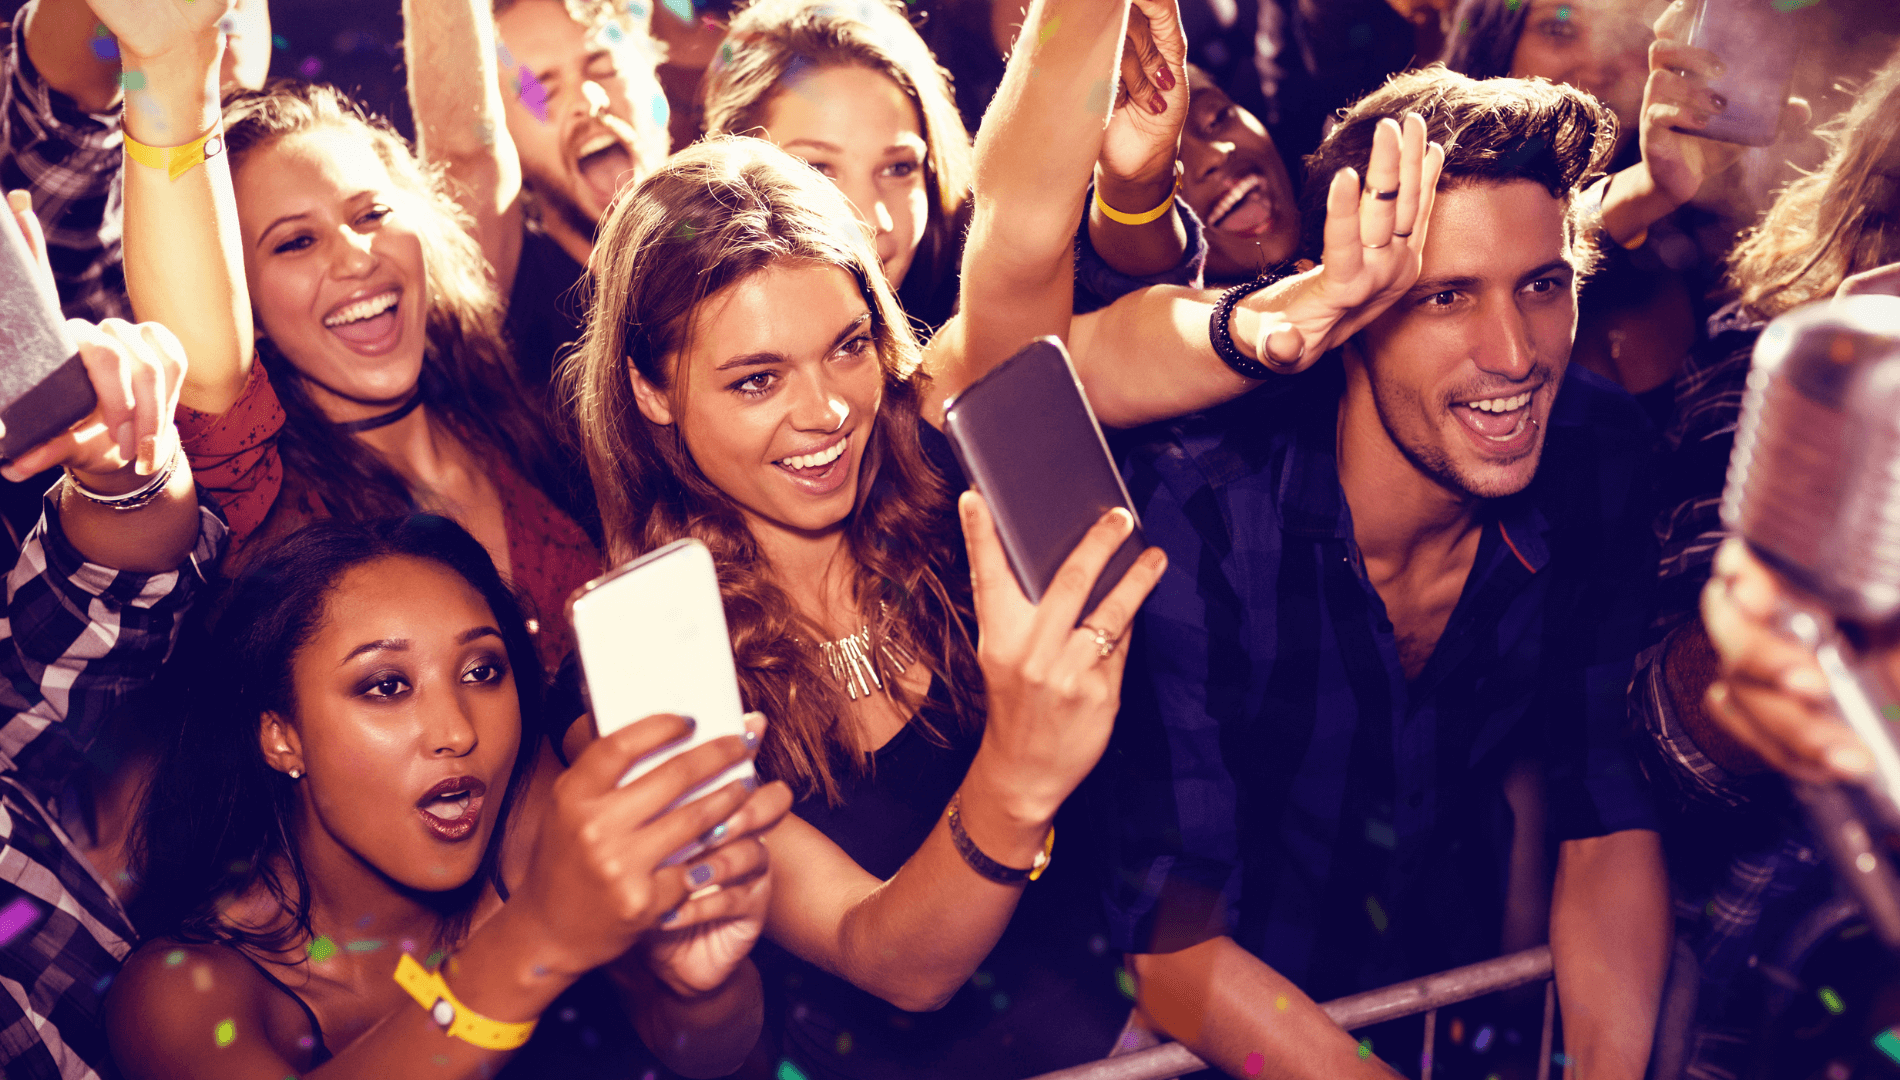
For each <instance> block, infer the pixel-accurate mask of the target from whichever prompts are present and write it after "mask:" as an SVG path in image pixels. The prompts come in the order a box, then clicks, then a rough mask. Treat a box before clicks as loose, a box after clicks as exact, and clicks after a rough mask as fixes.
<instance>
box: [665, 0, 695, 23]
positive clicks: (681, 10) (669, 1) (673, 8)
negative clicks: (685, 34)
mask: <svg viewBox="0 0 1900 1080" xmlns="http://www.w3.org/2000/svg"><path fill="white" fill-rule="evenodd" d="M660 6H662V7H664V8H666V10H668V11H670V12H672V13H673V17H674V18H676V19H678V20H679V21H681V22H683V23H691V22H692V21H693V3H692V0H660Z"/></svg>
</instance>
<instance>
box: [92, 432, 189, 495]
mask: <svg viewBox="0 0 1900 1080" xmlns="http://www.w3.org/2000/svg"><path fill="white" fill-rule="evenodd" d="M184 452H185V450H184V447H182V446H179V445H176V444H174V445H173V448H172V452H171V456H170V457H168V458H166V459H165V464H163V465H161V466H159V469H158V471H157V472H155V473H153V474H152V478H151V479H150V480H147V481H146V482H145V483H144V484H143V485H141V486H140V487H138V488H135V489H133V490H131V491H128V492H126V493H125V494H123V495H101V494H99V493H98V492H96V491H94V490H92V489H91V488H89V487H87V486H86V485H84V484H82V483H80V482H79V478H78V477H77V476H74V475H73V471H72V470H71V469H70V468H69V469H67V470H66V486H67V487H68V488H71V489H72V490H73V491H74V492H76V493H78V494H79V495H81V496H83V497H85V498H87V499H90V500H92V501H93V502H96V503H98V504H99V505H100V506H110V507H111V508H112V509H114V510H124V511H131V510H137V509H139V508H141V507H144V506H146V505H148V504H150V503H151V502H153V501H154V500H156V499H157V498H158V497H159V496H160V495H163V494H164V493H165V488H166V486H167V485H169V484H170V483H171V482H172V474H173V473H176V472H177V471H178V459H179V457H181V456H182V455H183V454H184Z"/></svg>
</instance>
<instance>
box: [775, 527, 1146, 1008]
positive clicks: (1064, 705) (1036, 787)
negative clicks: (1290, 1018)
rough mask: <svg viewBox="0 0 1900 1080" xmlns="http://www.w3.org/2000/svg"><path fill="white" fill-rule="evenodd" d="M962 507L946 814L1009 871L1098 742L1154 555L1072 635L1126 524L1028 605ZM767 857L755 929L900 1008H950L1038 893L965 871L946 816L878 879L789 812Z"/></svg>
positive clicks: (1038, 836)
mask: <svg viewBox="0 0 1900 1080" xmlns="http://www.w3.org/2000/svg"><path fill="white" fill-rule="evenodd" d="M960 509H961V510H962V517H963V531H964V536H965V537H966V539H967V542H968V544H969V549H970V564H971V580H972V585H973V587H974V590H975V595H976V611H977V622H978V626H979V634H978V641H977V660H978V662H979V663H980V664H981V666H982V669H983V676H984V683H985V686H986V688H987V697H988V716H987V718H986V720H985V723H984V729H983V741H982V744H981V746H980V747H979V749H978V750H977V753H976V757H975V759H974V760H973V761H972V762H971V764H970V770H969V772H968V773H966V774H965V775H964V778H963V783H962V786H961V787H959V788H958V789H957V794H956V795H955V796H954V801H953V802H952V803H951V806H952V807H955V808H956V812H957V814H958V820H959V821H960V823H961V828H962V829H963V830H964V833H965V835H966V836H967V838H968V842H969V843H970V844H971V845H973V846H974V847H975V849H976V850H977V851H978V852H979V853H981V855H982V856H983V857H985V858H987V859H988V860H990V861H993V862H994V863H996V864H1000V866H1001V867H1008V868H1014V869H1016V870H1018V871H1023V870H1027V869H1028V868H1030V867H1033V866H1034V865H1036V857H1037V855H1038V854H1039V853H1040V852H1042V850H1043V846H1044V843H1045V842H1046V840H1047V839H1048V837H1049V830H1050V828H1051V824H1052V822H1053V821H1054V819H1055V813H1056V810H1057V808H1058V807H1060V806H1061V805H1062V802H1063V800H1064V799H1066V798H1068V796H1069V793H1070V792H1071V791H1073V790H1074V789H1075V786H1076V785H1077V784H1079V783H1081V781H1082V778H1083V777H1084V776H1085V775H1087V774H1088V772H1089V770H1090V769H1092V768H1094V766H1095V763H1096V761H1097V760H1099V759H1100V758H1101V755H1102V751H1103V750H1104V749H1105V748H1106V746H1107V744H1108V733H1109V729H1110V728H1111V727H1112V726H1113V724H1114V718H1115V711H1116V708H1117V706H1118V705H1119V702H1120V692H1121V677H1122V668H1123V666H1124V664H1125V663H1126V662H1127V658H1128V638H1127V629H1128V624H1129V623H1130V621H1132V620H1133V618H1134V614H1135V609H1136V608H1138V607H1139V606H1140V605H1141V601H1142V600H1143V599H1144V598H1145V597H1146V596H1147V595H1148V590H1150V589H1151V588H1153V587H1154V584H1155V581H1156V580H1157V579H1158V578H1159V577H1160V576H1161V571H1162V569H1163V568H1164V567H1165V566H1166V565H1167V560H1166V558H1165V557H1164V556H1163V555H1162V554H1161V552H1160V550H1159V549H1156V548H1150V549H1149V550H1148V551H1147V552H1145V553H1144V554H1143V555H1142V556H1141V558H1140V559H1138V560H1137V561H1136V562H1135V564H1134V565H1133V566H1132V567H1131V568H1130V569H1129V570H1128V572H1127V574H1126V575H1125V576H1124V577H1123V578H1122V580H1121V582H1120V583H1119V584H1118V585H1116V586H1115V588H1114V590H1113V591H1111V592H1110V593H1109V594H1108V595H1107V596H1106V597H1105V598H1104V599H1103V600H1102V603H1101V604H1100V605H1099V606H1098V607H1096V609H1095V610H1094V611H1093V612H1092V613H1090V615H1089V623H1090V626H1091V627H1099V628H1100V629H1099V630H1095V629H1088V628H1080V629H1078V628H1077V626H1076V621H1077V619H1078V617H1079V616H1080V615H1081V610H1082V602H1083V600H1084V599H1085V598H1086V596H1087V595H1088V592H1089V589H1090V587H1091V586H1092V585H1093V584H1094V583H1095V578H1096V576H1097V575H1098V574H1099V573H1100V572H1101V569H1102V567H1103V566H1105V565H1106V564H1107V562H1108V559H1109V557H1110V555H1112V554H1113V553H1114V552H1115V551H1116V550H1117V549H1118V548H1119V547H1120V546H1121V543H1122V541H1123V540H1125V539H1126V538H1127V536H1128V535H1129V532H1130V531H1131V530H1132V529H1133V526H1134V522H1133V520H1132V519H1131V518H1130V517H1129V516H1128V515H1127V513H1126V512H1124V511H1120V510H1116V511H1111V512H1110V513H1109V514H1106V515H1104V516H1103V517H1102V519H1101V520H1100V521H1098V522H1097V523H1096V524H1095V526H1094V527H1093V528H1091V529H1090V530H1089V532H1088V533H1087V534H1086V535H1085V536H1084V537H1083V539H1082V542H1081V543H1080V544H1078V545H1077V546H1076V549H1075V551H1074V553H1072V554H1071V555H1070V556H1069V558H1068V560H1067V561H1066V562H1065V563H1064V564H1063V567H1062V569H1061V570H1060V571H1059V572H1058V573H1057V575H1056V579H1055V582H1054V584H1053V585H1052V586H1051V587H1050V589H1049V591H1048V592H1046V593H1045V594H1044V595H1043V598H1042V601H1041V603H1040V604H1031V603H1030V602H1029V600H1028V599H1027V598H1026V597H1024V596H1023V593H1022V589H1021V588H1020V587H1018V586H1017V584H1016V579H1015V577H1014V576H1013V575H1012V573H1011V571H1010V569H1009V564H1008V561H1007V560H1006V558H1005V557H1004V555H1003V551H1002V542H1001V541H1000V540H998V539H997V537H996V532H995V526H994V525H993V524H992V522H991V518H990V516H989V511H988V510H987V509H986V508H985V506H984V503H983V500H982V498H981V497H980V496H978V495H976V494H975V493H974V492H971V493H966V494H965V495H964V496H963V501H962V503H961V505H960ZM1098 641H1101V642H1106V647H1104V646H1103V645H1098ZM771 846H772V851H773V869H774V873H775V875H776V876H777V881H776V882H775V884H774V886H773V897H772V908H771V914H770V916H769V918H768V921H767V924H766V933H767V934H769V935H770V936H771V937H772V938H773V940H775V941H777V942H778V943H779V944H780V945H783V946H784V947H786V948H787V949H790V950H791V951H792V952H794V953H796V954H798V955H799V956H801V957H804V958H805V959H806V960H809V961H811V962H812V963H814V964H817V965H818V966H819V967H822V968H824V969H826V970H828V971H831V972H834V973H836V974H837V975H839V976H840V977H842V978H845V979H847V980H849V981H850V982H852V983H853V984H855V985H856V986H858V987H860V988H861V989H863V990H865V991H868V992H869V993H872V994H876V995H877V996H879V997H881V998H884V999H885V1000H886V1001H889V1002H891V1003H892V1004H894V1005H896V1006H898V1007H899V1008H902V1009H908V1010H911V1011H924V1010H929V1009H936V1008H939V1007H941V1006H942V1005H943V1004H944V1003H946V1002H948V1001H949V1000H950V997H951V996H952V995H953V994H955V993H956V991H957V988H958V987H960V986H962V985H963V984H964V983H965V982H967V981H968V980H969V978H970V976H971V974H972V973H973V972H975V971H976V967H977V965H978V964H980V963H982V961H983V958H984V957H985V956H988V955H989V953H990V950H991V949H992V948H994V947H995V945H996V941H997V939H998V938H999V937H1001V936H1002V933H1003V929H1004V927H1006V926H1007V925H1008V924H1009V920H1010V916H1011V915H1012V914H1013V913H1014V912H1015V910H1016V902H1017V900H1018V899H1020V898H1021V896H1022V892H1023V889H1024V888H1025V887H1027V888H1032V889H1033V888H1035V887H1036V886H1035V884H1033V883H1029V884H1027V886H1025V884H1024V883H1023V882H1022V881H1016V882H999V881H998V880H996V879H994V878H991V877H988V876H985V875H983V874H980V873H979V872H978V871H976V870H975V869H973V868H972V863H971V862H970V861H968V860H966V858H965V856H964V855H963V854H961V853H960V852H959V850H958V842H957V840H956V839H954V838H953V835H952V829H951V826H950V818H949V814H948V812H946V813H945V814H944V815H943V816H942V817H940V818H939V819H938V821H937V824H936V826H935V827H934V828H933V829H932V830H931V832H930V835H929V836H928V837H927V838H926V839H925V840H924V843H923V846H922V847H920V848H919V849H918V850H917V851H916V853H915V854H913V855H911V857H910V858H909V859H908V860H906V861H905V863H904V865H903V866H901V867H899V868H898V871H897V873H896V874H894V875H892V876H891V878H890V880H888V881H879V880H878V879H877V878H875V877H873V876H872V875H871V874H870V873H868V872H866V871H865V870H864V869H863V868H862V867H860V866H858V865H857V863H855V862H853V861H852V860H851V858H850V857H849V856H847V855H846V854H845V853H844V852H843V851H841V850H840V849H839V848H838V847H837V846H836V845H834V844H833V843H832V842H831V841H830V840H828V839H826V838H825V837H824V836H823V835H822V834H820V833H819V832H818V830H817V829H815V828H813V827H812V826H810V825H808V824H806V823H804V822H802V821H800V820H799V819H798V818H797V817H795V816H791V817H787V818H786V819H785V822H784V823H783V824H781V825H780V826H779V827H778V828H777V829H776V830H775V831H774V832H773V833H772V836H771ZM1054 857H1056V858H1060V857H1061V854H1060V852H1057V853H1056V854H1055V856H1054Z"/></svg>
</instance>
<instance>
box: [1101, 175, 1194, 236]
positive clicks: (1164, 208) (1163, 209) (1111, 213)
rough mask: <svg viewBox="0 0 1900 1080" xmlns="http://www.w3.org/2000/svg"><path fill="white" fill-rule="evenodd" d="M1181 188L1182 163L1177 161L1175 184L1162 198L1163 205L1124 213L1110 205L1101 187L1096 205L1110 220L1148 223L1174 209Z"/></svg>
mask: <svg viewBox="0 0 1900 1080" xmlns="http://www.w3.org/2000/svg"><path fill="white" fill-rule="evenodd" d="M1180 190H1181V169H1180V163H1179V162H1177V163H1176V165H1175V170H1174V186H1173V187H1171V188H1169V189H1168V197H1167V198H1165V199H1163V200H1161V205H1160V206H1157V207H1155V208H1154V209H1153V210H1144V211H1142V212H1141V213H1139V214H1124V213H1122V212H1121V211H1120V210H1117V209H1115V208H1114V207H1112V206H1110V205H1108V203H1107V202H1106V201H1105V200H1104V199H1103V198H1102V189H1101V188H1099V187H1098V188H1096V189H1095V206H1096V208H1097V209H1099V210H1101V212H1102V213H1104V214H1106V215H1107V216H1108V220H1110V221H1119V222H1121V223H1122V224H1123V225H1146V224H1148V223H1149V222H1150V221H1153V220H1155V219H1156V218H1159V217H1160V216H1161V215H1163V214H1165V213H1167V212H1168V211H1169V210H1172V209H1174V195H1175V192H1177V191H1180Z"/></svg>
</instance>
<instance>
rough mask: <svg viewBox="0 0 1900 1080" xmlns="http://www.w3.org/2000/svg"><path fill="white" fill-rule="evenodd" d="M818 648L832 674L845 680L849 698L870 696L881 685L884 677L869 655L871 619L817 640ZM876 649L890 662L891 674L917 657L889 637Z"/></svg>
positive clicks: (911, 662)
mask: <svg viewBox="0 0 1900 1080" xmlns="http://www.w3.org/2000/svg"><path fill="white" fill-rule="evenodd" d="M818 652H819V655H821V656H823V657H824V658H825V665H826V666H827V667H828V668H830V669H831V677H832V678H834V679H836V680H838V681H839V682H841V683H843V684H844V692H845V694H846V695H848V696H849V697H850V699H851V700H852V701H856V700H858V699H859V698H861V697H865V698H868V697H870V696H871V692H872V691H873V690H882V689H884V680H883V679H882V678H880V677H879V676H878V672H877V663H876V661H874V660H873V659H872V649H871V624H870V623H865V624H864V625H863V626H860V627H858V630H857V633H854V634H846V635H845V636H843V637H841V638H838V639H837V640H835V641H821V642H819V643H818ZM877 653H878V654H880V655H882V656H883V657H884V662H885V663H886V664H888V665H890V668H891V673H892V674H893V675H902V674H903V673H904V669H905V668H906V667H908V666H909V665H911V664H914V663H916V662H917V658H916V657H914V656H912V655H911V654H910V653H908V652H906V651H904V647H903V646H902V645H899V644H897V643H896V642H895V641H892V640H890V639H889V638H886V639H885V640H884V641H883V642H882V643H881V644H880V645H878V647H877Z"/></svg>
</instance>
